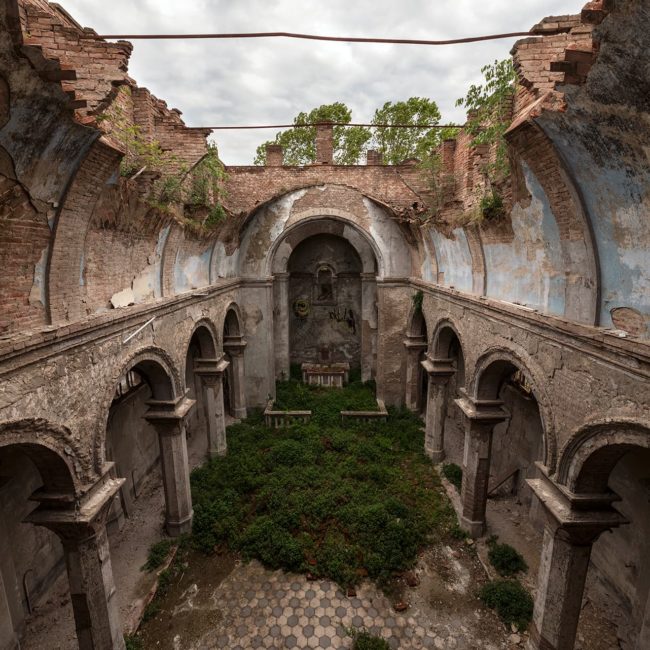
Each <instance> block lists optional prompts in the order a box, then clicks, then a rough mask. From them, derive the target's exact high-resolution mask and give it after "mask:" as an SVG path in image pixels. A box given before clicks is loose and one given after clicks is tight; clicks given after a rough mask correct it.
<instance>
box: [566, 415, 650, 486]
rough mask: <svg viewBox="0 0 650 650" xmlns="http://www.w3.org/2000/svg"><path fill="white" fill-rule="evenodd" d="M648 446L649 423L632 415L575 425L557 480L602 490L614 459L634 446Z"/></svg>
mask: <svg viewBox="0 0 650 650" xmlns="http://www.w3.org/2000/svg"><path fill="white" fill-rule="evenodd" d="M635 447H636V448H642V449H650V426H649V425H648V424H647V423H643V422H639V421H638V420H634V419H632V418H611V419H610V418H608V419H605V420H600V421H597V422H592V423H589V424H586V425H584V426H583V427H581V428H580V429H578V430H577V431H576V432H575V433H574V434H573V435H572V436H571V438H570V439H569V440H568V442H567V443H566V444H565V445H564V447H563V449H562V452H561V454H560V461H559V463H558V469H557V482H558V483H559V484H561V485H564V486H566V487H567V488H568V489H569V490H570V491H571V492H574V493H581V494H604V493H606V492H607V491H608V488H607V483H608V480H609V475H610V473H611V471H612V470H613V469H614V466H615V465H616V463H617V462H618V461H619V460H620V459H621V458H622V457H623V456H624V455H625V454H626V453H627V452H628V451H630V450H631V449H633V448H635Z"/></svg>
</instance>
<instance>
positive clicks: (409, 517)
mask: <svg viewBox="0 0 650 650" xmlns="http://www.w3.org/2000/svg"><path fill="white" fill-rule="evenodd" d="M277 393H278V397H279V399H280V400H281V403H283V404H285V405H286V406H287V407H291V408H292V409H293V408H300V409H301V410H302V409H305V408H311V409H312V410H313V412H314V417H313V418H312V421H311V422H310V423H306V424H305V423H299V424H293V425H291V426H289V427H287V428H282V429H269V428H267V427H265V426H264V422H263V420H262V419H261V418H260V417H259V416H256V417H254V418H249V419H247V420H244V421H242V422H240V423H237V424H234V425H232V426H231V427H229V429H228V455H227V456H225V457H220V458H215V459H213V460H211V461H210V462H209V463H207V464H206V465H204V466H203V467H201V468H199V469H197V470H195V471H194V472H192V497H193V504H194V522H193V543H194V545H195V546H196V547H198V548H200V549H201V550H203V551H205V552H208V553H210V552H212V551H213V550H215V549H216V548H219V547H222V546H223V547H228V548H230V549H232V550H235V551H240V552H241V553H242V554H243V555H244V557H245V558H257V559H259V560H260V561H261V562H263V563H264V564H265V565H266V566H269V567H271V568H283V569H287V570H291V571H303V572H311V573H312V574H314V575H317V576H319V577H328V578H331V579H333V580H335V581H337V582H338V583H339V584H341V585H342V586H351V585H353V584H355V583H357V582H358V581H359V580H361V579H362V578H363V577H364V576H368V575H369V576H371V577H372V578H375V579H377V580H378V581H379V583H380V584H384V583H385V582H386V581H389V580H390V579H391V578H392V577H393V576H394V574H395V573H397V572H402V571H404V570H406V569H409V568H411V567H412V566H413V564H414V563H415V561H416V559H417V554H418V552H419V550H420V549H421V548H423V547H424V546H425V545H426V544H427V543H428V542H429V541H430V539H432V537H433V536H435V535H441V536H445V535H447V534H448V532H449V530H450V529H451V528H452V527H453V525H454V523H455V521H456V519H455V515H454V513H453V509H452V508H451V507H450V505H449V502H448V500H447V499H446V498H445V496H444V494H443V493H442V491H441V489H440V483H439V480H438V479H437V476H436V475H435V474H434V473H432V472H431V471H430V465H429V463H428V460H427V458H426V457H425V456H424V454H423V453H422V448H423V436H422V430H421V422H420V421H419V419H418V418H417V417H415V416H414V415H413V414H412V413H410V412H408V411H406V410H401V409H389V418H388V421H387V422H384V423H381V422H379V423H365V424H362V425H359V426H358V427H356V428H354V429H343V428H341V423H340V416H339V411H340V410H341V409H342V408H343V406H342V405H343V404H345V405H350V404H355V403H358V401H361V400H367V399H374V394H373V392H372V390H371V389H370V387H368V386H364V385H363V384H354V385H351V386H348V387H346V388H345V389H314V388H313V387H306V386H304V385H299V384H297V383H296V382H284V383H279V384H278V390H277ZM298 396H304V399H305V400H306V401H307V404H305V403H301V402H299V401H298Z"/></svg>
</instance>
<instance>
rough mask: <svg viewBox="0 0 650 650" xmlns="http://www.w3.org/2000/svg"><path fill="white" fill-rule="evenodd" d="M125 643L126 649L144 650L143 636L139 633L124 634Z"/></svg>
mask: <svg viewBox="0 0 650 650" xmlns="http://www.w3.org/2000/svg"><path fill="white" fill-rule="evenodd" d="M124 645H125V646H126V650H144V644H143V641H142V637H139V636H138V635H137V634H126V635H125V636H124Z"/></svg>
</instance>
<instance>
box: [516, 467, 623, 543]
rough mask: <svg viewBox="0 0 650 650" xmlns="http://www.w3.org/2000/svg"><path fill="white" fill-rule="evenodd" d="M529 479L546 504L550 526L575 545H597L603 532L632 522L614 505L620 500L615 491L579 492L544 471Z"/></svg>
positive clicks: (551, 529) (548, 524)
mask: <svg viewBox="0 0 650 650" xmlns="http://www.w3.org/2000/svg"><path fill="white" fill-rule="evenodd" d="M526 482H527V483H528V485H529V486H530V488H531V489H532V491H533V492H534V494H535V496H536V497H537V498H538V499H539V501H540V503H541V504H542V506H543V507H544V512H545V514H546V526H547V528H548V529H549V530H550V532H551V533H553V534H554V535H555V536H559V537H561V538H562V539H565V540H566V541H567V542H569V543H570V544H572V545H574V546H587V545H590V544H593V542H595V541H596V539H597V538H598V537H599V536H600V535H601V533H604V532H605V531H607V530H612V529H613V528H618V527H619V526H621V525H623V524H626V523H629V522H628V520H627V519H626V518H625V517H624V516H623V515H621V513H620V512H618V510H616V509H615V508H614V507H613V505H612V504H613V503H614V502H615V501H619V500H620V497H618V495H616V494H614V493H610V494H603V495H585V496H583V495H576V494H573V493H571V492H569V491H568V490H567V489H566V487H565V486H562V485H559V484H557V483H556V482H555V481H553V480H552V479H551V478H550V477H549V476H548V475H546V474H545V473H544V472H541V478H535V479H527V480H526Z"/></svg>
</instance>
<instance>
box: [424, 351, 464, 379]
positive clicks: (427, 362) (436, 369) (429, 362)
mask: <svg viewBox="0 0 650 650" xmlns="http://www.w3.org/2000/svg"><path fill="white" fill-rule="evenodd" d="M420 365H421V366H422V367H423V368H424V370H425V372H426V373H427V374H428V375H429V379H430V380H432V381H434V382H437V383H445V382H447V381H449V378H450V377H451V376H452V375H453V374H455V372H456V368H455V367H454V360H453V359H436V358H434V357H432V356H430V355H428V354H427V355H426V357H425V358H424V360H423V361H421V362H420Z"/></svg>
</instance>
